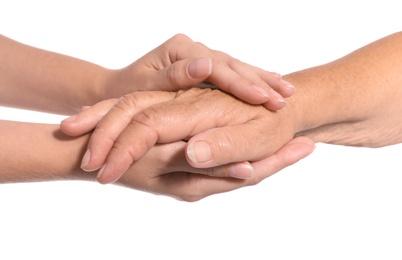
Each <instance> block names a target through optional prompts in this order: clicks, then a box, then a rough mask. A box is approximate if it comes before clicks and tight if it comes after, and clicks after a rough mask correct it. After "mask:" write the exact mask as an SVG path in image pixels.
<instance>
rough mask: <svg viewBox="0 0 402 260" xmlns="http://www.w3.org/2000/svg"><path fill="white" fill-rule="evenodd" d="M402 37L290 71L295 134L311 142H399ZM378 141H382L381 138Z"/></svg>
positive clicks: (401, 94)
mask: <svg viewBox="0 0 402 260" xmlns="http://www.w3.org/2000/svg"><path fill="white" fill-rule="evenodd" d="M401 45H402V33H398V34H394V35H391V36H388V37H385V38H383V39H380V40H378V41H376V42H374V43H371V44H369V45H367V46H364V47H362V48H361V49H359V50H357V51H354V52H352V53H351V54H349V55H347V56H345V57H342V58H340V59H338V60H336V61H333V62H331V63H328V64H325V65H322V66H317V67H314V68H310V69H306V70H303V71H299V72H295V73H291V74H289V75H286V76H285V78H286V79H287V80H289V81H290V82H292V83H293V84H294V85H295V86H297V87H298V91H297V93H296V94H295V95H294V96H293V97H291V98H290V99H289V101H288V106H289V109H290V110H291V111H292V114H293V116H294V119H295V122H296V124H297V127H296V129H297V132H303V134H304V135H307V136H310V137H312V138H314V139H315V140H316V141H320V142H329V143H337V144H347V145H364V146H382V145H387V144H393V143H398V142H401V141H402V137H401V136H399V133H400V132H402V131H401V130H402V129H401V127H400V126H399V125H400V123H399V122H400V119H399V115H400V114H401V112H402V105H401V104H402V103H401V102H400V100H401V98H402V73H401V70H402V48H401V47H400V46H401ZM380 139H381V140H380Z"/></svg>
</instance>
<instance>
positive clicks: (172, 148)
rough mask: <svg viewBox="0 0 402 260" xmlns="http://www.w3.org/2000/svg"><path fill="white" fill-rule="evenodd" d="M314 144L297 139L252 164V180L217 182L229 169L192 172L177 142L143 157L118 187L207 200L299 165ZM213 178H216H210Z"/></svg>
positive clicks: (183, 146) (180, 145) (305, 139)
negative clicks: (295, 164) (206, 198)
mask: <svg viewBox="0 0 402 260" xmlns="http://www.w3.org/2000/svg"><path fill="white" fill-rule="evenodd" d="M314 147H315V145H314V142H313V141H311V140H310V139H308V138H305V137H298V138H295V139H293V140H291V141H290V142H289V143H287V144H285V145H284V146H283V147H282V148H281V149H279V151H277V152H276V153H275V154H273V155H271V156H269V157H268V158H265V159H263V160H261V161H258V162H253V163H252V164H251V166H252V168H253V169H254V175H253V176H252V177H251V178H249V179H243V180H241V179H234V178H217V177H216V176H225V175H224V174H225V172H227V170H228V169H229V168H228V167H227V166H221V167H215V168H193V167H191V166H190V165H189V164H188V162H187V161H186V157H185V155H184V152H185V149H186V143H185V142H184V141H178V142H175V143H170V144H157V145H155V146H154V147H152V148H151V149H150V150H149V151H148V152H147V153H146V155H145V156H144V157H142V158H141V159H140V160H138V161H136V162H134V163H133V164H132V165H131V166H130V168H129V169H128V170H127V172H126V173H125V174H124V175H123V176H122V177H121V178H120V179H119V180H118V181H117V182H115V184H117V185H123V186H125V187H128V188H134V189H137V190H142V191H146V192H150V193H153V194H157V195H166V196H170V197H173V198H175V199H178V200H184V201H188V202H193V201H198V200H200V199H203V198H205V197H207V196H210V195H214V194H218V193H223V192H228V191H231V190H235V189H239V188H241V187H246V186H250V185H256V184H258V183H259V182H261V181H262V180H264V179H265V178H267V177H269V176H271V175H272V174H274V173H276V172H278V171H280V170H282V169H283V168H285V167H288V166H290V165H292V164H293V163H296V162H297V161H299V160H300V159H302V158H304V157H306V156H308V155H309V154H310V153H311V152H312V151H313V150H314ZM210 176H214V177H210Z"/></svg>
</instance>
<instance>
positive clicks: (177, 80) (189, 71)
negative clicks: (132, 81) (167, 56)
mask: <svg viewBox="0 0 402 260" xmlns="http://www.w3.org/2000/svg"><path fill="white" fill-rule="evenodd" d="M211 71H212V60H211V59H209V58H197V59H184V60H180V61H176V62H174V63H173V64H172V65H169V66H167V67H165V68H163V69H161V70H159V71H158V74H157V77H158V79H157V80H155V82H156V83H155V89H158V90H167V91H175V90H179V89H184V88H190V87H194V86H196V85H198V84H200V83H202V82H203V81H205V80H206V79H207V78H208V77H209V76H210V74H211Z"/></svg>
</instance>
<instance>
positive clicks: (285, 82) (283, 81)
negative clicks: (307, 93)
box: [281, 79, 296, 91]
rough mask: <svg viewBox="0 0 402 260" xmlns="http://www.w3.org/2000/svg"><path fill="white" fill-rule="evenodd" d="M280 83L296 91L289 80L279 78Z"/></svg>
mask: <svg viewBox="0 0 402 260" xmlns="http://www.w3.org/2000/svg"><path fill="white" fill-rule="evenodd" d="M281 83H282V84H284V85H285V86H286V87H288V88H290V89H294V91H296V88H295V86H293V85H292V84H291V83H290V82H288V81H286V80H284V79H281Z"/></svg>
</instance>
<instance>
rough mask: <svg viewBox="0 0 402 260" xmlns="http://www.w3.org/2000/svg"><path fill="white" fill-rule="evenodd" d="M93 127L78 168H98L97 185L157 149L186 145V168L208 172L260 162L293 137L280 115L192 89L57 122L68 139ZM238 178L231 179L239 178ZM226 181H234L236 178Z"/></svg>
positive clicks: (149, 95) (125, 101) (137, 98)
mask: <svg viewBox="0 0 402 260" xmlns="http://www.w3.org/2000/svg"><path fill="white" fill-rule="evenodd" d="M116 102H117V103H116ZM111 104H114V106H113V108H112V109H111V110H110V111H109V112H108V113H107V114H106V115H105V111H106V110H107V109H106V110H105V106H108V107H110V106H111ZM94 115H96V116H94ZM98 122H99V123H98ZM95 126H96V128H95V130H94V132H93V134H92V135H91V138H90V141H89V144H88V150H87V152H86V154H85V156H84V158H83V161H82V167H83V169H84V170H86V171H93V170H97V169H99V168H100V167H102V168H101V169H100V171H99V173H98V181H99V182H101V183H109V182H114V181H116V180H117V179H118V178H120V177H121V176H122V175H123V174H124V172H126V171H127V169H128V168H129V166H130V165H131V164H132V163H133V162H134V161H138V160H139V159H140V158H141V157H142V156H143V155H144V154H145V153H146V152H147V151H148V150H149V149H150V148H151V147H153V146H154V145H155V144H157V143H159V144H162V143H171V142H176V141H180V140H189V141H188V143H187V145H186V155H187V159H188V162H189V163H190V164H191V165H192V166H194V167H197V168H210V167H215V166H219V165H225V164H228V163H236V162H238V163H242V162H243V164H244V163H246V162H247V161H258V160H262V159H264V158H266V157H268V156H270V155H271V154H273V153H274V152H276V151H277V150H279V149H280V148H281V147H282V146H283V145H284V144H286V143H287V142H288V141H290V140H291V139H292V137H293V135H294V132H295V129H294V124H293V123H292V118H291V116H290V115H289V114H288V113H287V112H286V110H281V111H277V112H275V113H273V112H269V111H267V110H266V109H264V108H263V107H262V106H256V105H249V104H247V103H244V102H242V101H240V100H238V99H236V98H234V97H232V96H230V95H227V94H224V93H222V92H221V91H219V90H211V89H198V88H194V89H190V90H187V91H179V92H160V91H159V92H158V91H154V92H139V93H133V94H130V95H126V96H124V97H122V98H121V99H119V100H118V101H117V100H108V101H104V102H101V103H98V104H97V105H95V106H93V107H91V108H88V109H86V110H84V111H83V112H81V113H80V114H79V115H78V116H75V117H72V118H69V119H67V120H65V121H63V122H62V124H61V129H62V131H63V132H65V133H66V134H69V135H73V136H74V135H80V134H83V133H85V132H89V131H91V130H92V129H93V128H94V127H95ZM235 165H236V164H235ZM239 174H240V175H239V176H237V177H240V178H242V177H243V178H244V177H245V176H242V175H241V174H242V172H240V173H239ZM243 174H244V172H243ZM231 176H232V177H236V172H234V173H233V172H232V174H231ZM247 177H249V176H246V178H247Z"/></svg>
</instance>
